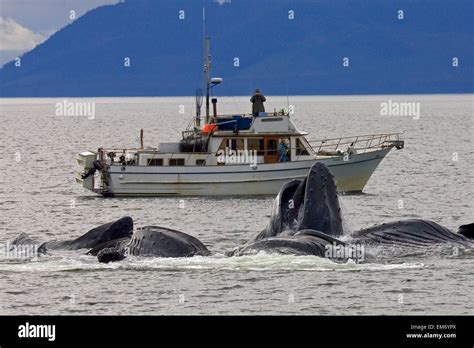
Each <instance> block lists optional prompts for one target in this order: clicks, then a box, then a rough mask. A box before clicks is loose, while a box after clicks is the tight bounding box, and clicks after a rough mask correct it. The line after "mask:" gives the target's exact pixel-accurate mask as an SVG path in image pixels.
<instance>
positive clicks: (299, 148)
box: [296, 138, 309, 156]
mask: <svg viewBox="0 0 474 348" xmlns="http://www.w3.org/2000/svg"><path fill="white" fill-rule="evenodd" d="M296 156H309V152H308V150H306V147H305V146H304V144H303V142H302V141H301V140H300V138H296Z"/></svg>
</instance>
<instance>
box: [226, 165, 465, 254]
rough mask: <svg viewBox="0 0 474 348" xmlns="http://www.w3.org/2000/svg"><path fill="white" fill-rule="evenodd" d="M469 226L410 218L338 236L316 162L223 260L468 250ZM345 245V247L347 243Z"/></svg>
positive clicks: (333, 207) (331, 183)
mask: <svg viewBox="0 0 474 348" xmlns="http://www.w3.org/2000/svg"><path fill="white" fill-rule="evenodd" d="M473 230H474V224H468V225H463V226H461V227H460V228H459V231H458V233H453V232H451V231H450V230H448V229H447V228H445V227H443V226H441V225H439V224H437V223H435V222H433V221H429V220H421V219H410V220H404V221H396V222H389V223H383V224H380V225H375V226H373V227H370V228H365V229H361V230H358V231H355V232H353V233H351V234H348V235H347V237H348V240H346V242H345V243H344V242H342V241H341V240H339V239H336V238H339V237H342V235H343V234H344V231H343V224H342V216H341V208H340V205H339V197H338V194H337V187H336V182H335V180H334V176H333V175H332V174H331V172H330V171H329V169H328V167H327V166H326V165H324V164H322V163H319V162H316V163H315V164H314V165H313V166H312V168H311V169H310V171H309V173H308V175H307V176H306V178H304V179H303V180H293V181H291V182H288V183H287V184H285V185H284V186H283V187H282V188H281V190H280V192H279V193H278V195H277V197H276V199H275V201H274V204H273V209H272V213H271V217H270V221H269V223H268V224H267V226H266V227H265V228H264V229H263V231H261V232H260V233H259V234H257V235H256V236H255V237H254V238H253V239H251V240H250V241H248V242H247V243H246V244H244V245H242V246H240V247H237V248H235V249H234V250H232V251H231V252H229V253H228V254H227V255H229V256H238V255H247V254H254V253H257V252H259V251H261V250H263V251H267V252H276V253H283V254H287V253H291V254H295V255H315V256H322V257H328V255H330V256H329V257H330V258H333V256H334V255H335V254H334V253H332V252H330V251H331V249H334V248H335V247H336V248H337V247H343V248H348V247H353V246H355V245H375V244H376V245H392V246H393V245H396V246H401V247H427V246H431V245H436V244H443V243H451V244H453V245H456V246H472V241H470V240H469V238H467V237H471V238H472V236H473ZM349 242H350V243H349Z"/></svg>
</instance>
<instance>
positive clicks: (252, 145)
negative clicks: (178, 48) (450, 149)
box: [77, 38, 404, 197]
mask: <svg viewBox="0 0 474 348" xmlns="http://www.w3.org/2000/svg"><path fill="white" fill-rule="evenodd" d="M205 47H206V49H205V52H206V53H205V62H204V72H205V89H206V115H205V123H204V125H203V126H202V127H201V124H200V123H201V115H200V114H201V112H200V109H201V104H202V98H199V97H198V98H197V103H196V104H197V105H196V116H195V117H194V120H193V122H192V124H190V127H188V129H187V130H186V131H184V132H182V139H181V140H180V141H178V142H172V143H169V142H167V143H160V144H159V145H158V147H157V148H154V147H144V145H143V132H142V134H141V146H140V147H139V148H130V149H123V148H119V149H106V148H99V149H98V151H88V152H83V153H81V154H79V158H78V162H79V164H80V166H81V167H82V168H83V171H82V173H80V175H79V176H78V177H77V181H78V182H80V183H81V184H82V185H83V187H84V188H86V189H89V190H91V191H93V192H96V193H99V194H102V195H103V196H116V197H117V196H243V195H245V196H247V195H274V194H276V193H278V191H279V190H280V188H281V187H282V185H283V184H285V183H286V182H288V181H291V180H293V179H301V178H303V177H305V176H306V175H307V173H308V170H309V169H310V168H311V166H312V165H313V164H314V163H315V162H316V161H319V162H323V163H324V164H326V165H327V166H328V167H329V169H330V170H331V172H332V173H333V175H334V176H335V178H336V181H337V185H338V188H339V190H341V191H343V192H360V191H362V190H363V188H364V186H365V185H366V183H367V181H368V180H369V178H370V176H371V175H372V173H373V172H374V171H375V169H376V168H377V166H378V165H379V164H380V162H381V161H382V160H383V159H384V157H385V156H386V155H387V153H389V152H390V150H391V149H392V148H394V147H395V148H397V149H401V148H403V146H404V142H403V140H401V139H400V134H399V133H391V134H370V135H362V136H354V137H342V138H334V139H323V140H319V141H314V142H310V141H308V140H307V139H306V136H307V135H308V133H306V132H303V131H300V130H298V129H297V127H296V126H295V125H294V123H293V121H292V119H291V117H290V112H289V111H288V110H280V111H276V110H275V111H274V112H271V113H259V114H258V115H257V116H254V115H247V114H240V115H218V114H217V99H216V98H212V104H213V111H214V112H213V115H209V107H210V103H209V95H210V89H211V88H212V87H213V86H215V85H217V84H218V83H220V82H222V79H220V78H209V71H210V56H209V54H208V52H209V39H208V38H206V45H205ZM198 95H199V94H198ZM200 95H202V94H200Z"/></svg>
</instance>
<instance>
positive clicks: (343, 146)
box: [100, 133, 404, 165]
mask: <svg viewBox="0 0 474 348" xmlns="http://www.w3.org/2000/svg"><path fill="white" fill-rule="evenodd" d="M401 134H402V133H383V134H367V135H356V136H348V137H340V138H326V139H322V140H307V139H305V138H301V140H302V145H301V146H298V147H296V148H295V151H296V158H295V159H293V160H296V161H298V160H299V158H300V157H307V156H312V157H317V156H343V155H344V153H347V152H349V151H352V153H358V154H361V153H365V152H370V151H375V150H380V149H383V148H391V147H396V148H397V149H401V148H403V147H404V142H403V140H401ZM100 150H101V152H102V153H101V156H100V157H101V158H102V159H105V158H106V157H107V156H108V154H109V153H114V154H115V156H114V157H115V161H114V162H113V165H120V164H121V162H120V161H119V162H117V159H118V158H119V157H120V156H125V155H126V154H133V155H135V154H137V153H139V152H140V153H147V150H146V149H142V148H129V149H100ZM220 151H221V150H218V151H217V152H180V153H170V154H168V156H167V158H168V159H174V158H179V159H184V160H185V162H186V163H187V162H188V161H189V159H190V158H191V157H192V156H196V155H203V156H204V155H205V157H201V159H203V160H205V161H206V162H207V160H208V159H209V158H210V157H211V156H219V155H221V154H222V152H220ZM237 151H239V150H237ZM240 151H242V150H240ZM249 151H254V150H249ZM255 151H257V154H258V156H265V155H268V154H276V153H278V149H259V150H255ZM150 152H151V153H153V156H152V157H151V158H150V159H154V158H155V155H156V156H157V157H158V158H161V157H162V155H163V154H162V153H158V152H156V150H155V149H150ZM252 153H253V152H252ZM127 165H138V163H133V164H127Z"/></svg>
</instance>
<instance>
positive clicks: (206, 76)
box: [204, 36, 211, 123]
mask: <svg viewBox="0 0 474 348" xmlns="http://www.w3.org/2000/svg"><path fill="white" fill-rule="evenodd" d="M209 41H211V38H210V37H209V36H206V38H205V40H204V85H205V88H206V123H209V92H210V86H209V71H210V70H211V60H210V56H209Z"/></svg>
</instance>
